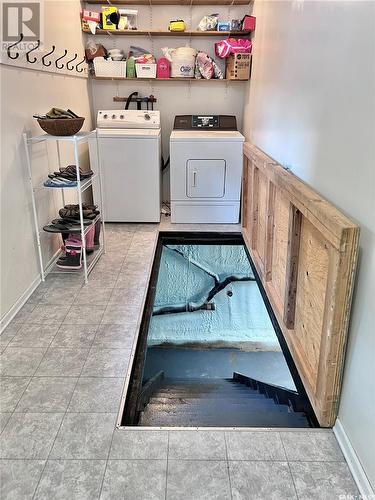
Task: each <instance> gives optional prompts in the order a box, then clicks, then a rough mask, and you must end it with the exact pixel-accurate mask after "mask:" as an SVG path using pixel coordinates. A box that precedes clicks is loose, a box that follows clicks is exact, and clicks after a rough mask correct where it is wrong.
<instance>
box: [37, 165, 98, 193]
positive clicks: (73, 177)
mask: <svg viewBox="0 0 375 500" xmlns="http://www.w3.org/2000/svg"><path fill="white" fill-rule="evenodd" d="M93 174H94V172H93V171H92V170H88V171H83V170H82V169H81V167H79V177H80V179H81V181H83V180H85V179H89V178H90V177H91V176H92V175H93ZM44 186H45V187H54V188H63V187H76V186H77V167H76V165H68V166H67V167H60V169H59V171H58V172H54V173H53V174H49V175H48V179H47V180H46V181H45V182H44Z"/></svg>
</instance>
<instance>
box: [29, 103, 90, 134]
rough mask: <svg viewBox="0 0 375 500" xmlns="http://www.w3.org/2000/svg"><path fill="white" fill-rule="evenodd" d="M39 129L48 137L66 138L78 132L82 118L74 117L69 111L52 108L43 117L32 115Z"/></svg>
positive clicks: (81, 124)
mask: <svg viewBox="0 0 375 500" xmlns="http://www.w3.org/2000/svg"><path fill="white" fill-rule="evenodd" d="M33 117H34V118H36V119H37V121H38V123H39V125H40V127H41V128H42V129H43V130H44V131H45V132H47V134H50V135H56V136H68V135H74V134H76V133H77V132H79V131H80V130H81V128H82V126H83V122H84V121H85V119H84V118H82V117H81V116H78V115H76V114H75V113H74V112H73V111H72V110H71V109H68V110H64V109H60V108H52V109H51V110H50V111H48V113H46V114H45V115H38V114H35V115H33Z"/></svg>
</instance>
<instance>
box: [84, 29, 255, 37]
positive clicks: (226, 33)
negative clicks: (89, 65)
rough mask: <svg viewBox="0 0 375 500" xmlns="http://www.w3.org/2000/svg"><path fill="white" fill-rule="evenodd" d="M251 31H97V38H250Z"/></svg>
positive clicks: (89, 32) (88, 31)
mask: <svg viewBox="0 0 375 500" xmlns="http://www.w3.org/2000/svg"><path fill="white" fill-rule="evenodd" d="M82 31H83V32H84V33H88V34H89V35H92V33H91V31H90V30H87V29H83V30H82ZM250 34H251V31H198V30H196V31H163V30H102V29H97V30H96V32H95V36H100V35H110V36H111V35H115V36H118V35H120V36H166V37H168V36H174V37H176V36H179V37H184V36H208V37H219V38H223V37H224V38H225V37H228V36H249V35H250Z"/></svg>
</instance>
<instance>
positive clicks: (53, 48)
mask: <svg viewBox="0 0 375 500" xmlns="http://www.w3.org/2000/svg"><path fill="white" fill-rule="evenodd" d="M55 48H56V47H55V46H54V45H52V50H51V51H50V52H47V54H44V56H43V57H42V63H43V66H51V64H52V61H48V63H46V62H44V59H45V58H46V57H47V56H50V55H51V54H52V53H53V52H55Z"/></svg>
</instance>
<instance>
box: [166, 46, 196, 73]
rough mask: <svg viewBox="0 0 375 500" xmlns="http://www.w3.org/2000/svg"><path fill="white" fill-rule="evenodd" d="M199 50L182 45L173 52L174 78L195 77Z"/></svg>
mask: <svg viewBox="0 0 375 500" xmlns="http://www.w3.org/2000/svg"><path fill="white" fill-rule="evenodd" d="M196 55H197V51H196V50H195V49H192V48H191V47H180V48H178V49H175V50H174V51H173V52H172V71H171V77H172V78H193V76H194V68H195V57H196Z"/></svg>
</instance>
